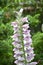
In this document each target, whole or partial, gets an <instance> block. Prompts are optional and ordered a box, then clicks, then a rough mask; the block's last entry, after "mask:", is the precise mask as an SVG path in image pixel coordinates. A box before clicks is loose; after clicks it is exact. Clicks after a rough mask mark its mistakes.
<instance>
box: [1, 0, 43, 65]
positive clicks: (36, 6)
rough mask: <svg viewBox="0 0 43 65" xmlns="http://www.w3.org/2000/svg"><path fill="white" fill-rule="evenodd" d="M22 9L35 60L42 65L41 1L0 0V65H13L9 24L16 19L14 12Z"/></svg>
mask: <svg viewBox="0 0 43 65" xmlns="http://www.w3.org/2000/svg"><path fill="white" fill-rule="evenodd" d="M20 8H23V16H27V17H28V20H29V24H30V29H31V35H32V39H33V46H34V50H35V53H36V58H35V60H36V61H38V65H43V31H42V29H41V26H42V24H43V0H0V65H14V64H13V61H14V58H13V51H12V49H13V46H12V44H11V43H12V39H11V35H12V34H13V30H12V27H11V24H10V23H11V22H12V21H14V20H15V19H16V17H15V15H16V13H15V11H18V10H19V9H20Z"/></svg>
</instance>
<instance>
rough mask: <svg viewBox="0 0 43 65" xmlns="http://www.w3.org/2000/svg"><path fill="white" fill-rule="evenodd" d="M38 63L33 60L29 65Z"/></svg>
mask: <svg viewBox="0 0 43 65" xmlns="http://www.w3.org/2000/svg"><path fill="white" fill-rule="evenodd" d="M36 64H37V62H31V63H29V64H27V65H36Z"/></svg>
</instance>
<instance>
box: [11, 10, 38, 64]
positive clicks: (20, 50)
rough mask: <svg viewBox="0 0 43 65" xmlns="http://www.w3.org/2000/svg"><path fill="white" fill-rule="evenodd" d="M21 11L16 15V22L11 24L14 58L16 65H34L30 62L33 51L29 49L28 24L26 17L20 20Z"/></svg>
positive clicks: (30, 43)
mask: <svg viewBox="0 0 43 65" xmlns="http://www.w3.org/2000/svg"><path fill="white" fill-rule="evenodd" d="M22 11H23V9H21V10H20V11H19V12H17V13H18V15H17V19H16V22H12V23H11V25H12V26H13V30H14V35H13V36H11V37H12V39H13V43H12V44H13V45H14V49H13V51H14V57H15V59H16V60H15V61H14V63H16V64H17V65H36V64H37V62H31V61H32V60H33V59H34V56H35V54H34V51H33V48H32V47H31V45H32V39H31V34H30V30H29V24H28V19H27V17H24V18H22V17H21V14H22Z"/></svg>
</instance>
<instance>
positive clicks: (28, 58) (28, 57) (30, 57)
mask: <svg viewBox="0 0 43 65" xmlns="http://www.w3.org/2000/svg"><path fill="white" fill-rule="evenodd" d="M34 56H35V54H30V55H29V56H27V62H31V61H32V60H33V59H34Z"/></svg>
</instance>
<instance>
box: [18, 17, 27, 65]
mask: <svg viewBox="0 0 43 65" xmlns="http://www.w3.org/2000/svg"><path fill="white" fill-rule="evenodd" d="M19 19H20V18H19ZM18 21H19V27H20V28H19V29H20V33H19V34H20V35H21V43H22V50H23V52H24V54H23V55H24V58H25V61H24V62H25V65H26V56H25V51H24V42H23V33H22V32H23V31H22V23H20V22H21V21H20V20H18Z"/></svg>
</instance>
